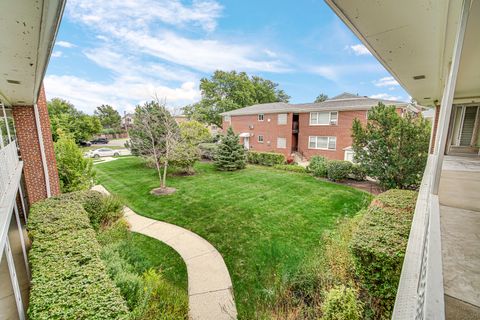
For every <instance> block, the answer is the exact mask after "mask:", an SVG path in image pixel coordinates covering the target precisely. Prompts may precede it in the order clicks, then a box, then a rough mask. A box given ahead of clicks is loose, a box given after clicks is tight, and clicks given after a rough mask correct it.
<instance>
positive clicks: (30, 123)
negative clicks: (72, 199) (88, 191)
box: [13, 86, 60, 204]
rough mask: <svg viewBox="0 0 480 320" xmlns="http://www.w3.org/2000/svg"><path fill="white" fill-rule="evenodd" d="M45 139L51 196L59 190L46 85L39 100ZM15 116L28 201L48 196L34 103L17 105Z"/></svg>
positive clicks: (35, 200)
mask: <svg viewBox="0 0 480 320" xmlns="http://www.w3.org/2000/svg"><path fill="white" fill-rule="evenodd" d="M37 108H38V113H39V118H40V119H39V120H40V126H41V129H42V140H43V146H44V150H45V157H46V162H47V168H48V176H49V179H50V193H51V195H52V196H54V195H58V194H60V182H59V180H58V172H57V162H56V160H55V152H54V150H53V141H52V132H51V129H50V118H49V117H48V110H47V100H46V97H45V91H44V89H43V86H42V88H41V90H40V95H39V97H38V101H37ZM13 118H14V121H15V131H16V135H17V141H18V145H19V148H20V155H21V157H22V160H23V163H24V169H23V173H24V176H25V186H26V189H27V190H26V191H27V195H28V202H29V204H32V203H35V202H37V201H40V200H42V199H45V198H47V188H46V182H45V171H44V168H43V162H42V154H41V151H40V142H39V139H38V131H37V124H36V121H35V109H34V106H14V107H13Z"/></svg>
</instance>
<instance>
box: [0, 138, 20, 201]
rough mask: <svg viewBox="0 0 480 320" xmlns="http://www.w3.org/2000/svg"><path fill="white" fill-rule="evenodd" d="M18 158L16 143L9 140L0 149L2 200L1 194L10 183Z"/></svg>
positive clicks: (18, 161) (0, 190) (3, 193)
mask: <svg viewBox="0 0 480 320" xmlns="http://www.w3.org/2000/svg"><path fill="white" fill-rule="evenodd" d="M19 163H20V160H19V158H18V152H17V144H16V143H15V141H12V142H10V143H9V144H7V145H6V146H5V147H4V148H1V149H0V199H2V202H3V196H4V195H5V192H6V191H7V189H8V188H9V187H10V185H11V182H12V181H11V179H12V176H13V175H14V174H15V169H16V168H17V167H18V165H19Z"/></svg>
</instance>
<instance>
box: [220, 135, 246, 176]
mask: <svg viewBox="0 0 480 320" xmlns="http://www.w3.org/2000/svg"><path fill="white" fill-rule="evenodd" d="M245 164H246V154H245V149H244V148H243V146H242V145H241V144H239V143H238V136H237V135H236V134H235V133H234V132H233V129H232V127H230V128H228V130H227V134H226V135H225V136H224V137H223V138H222V141H221V142H220V144H219V146H218V150H217V154H216V156H215V167H216V168H217V169H218V170H221V171H235V170H239V169H243V168H245Z"/></svg>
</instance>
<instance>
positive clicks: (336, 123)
mask: <svg viewBox="0 0 480 320" xmlns="http://www.w3.org/2000/svg"><path fill="white" fill-rule="evenodd" d="M325 112H328V123H326V124H322V123H320V124H319V123H312V113H316V114H317V122H318V114H319V113H325ZM332 113H336V114H337V120H336V122H335V124H332ZM338 117H339V112H338V111H312V112H310V121H309V124H310V125H311V126H336V125H338Z"/></svg>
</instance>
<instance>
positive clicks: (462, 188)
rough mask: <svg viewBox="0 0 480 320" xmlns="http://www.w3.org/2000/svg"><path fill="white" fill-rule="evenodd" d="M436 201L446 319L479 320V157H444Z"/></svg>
mask: <svg viewBox="0 0 480 320" xmlns="http://www.w3.org/2000/svg"><path fill="white" fill-rule="evenodd" d="M439 199H440V205H441V206H440V224H441V236H442V255H443V278H444V289H445V309H446V310H445V311H446V318H447V319H480V157H478V156H471V157H459V156H446V157H445V160H444V166H443V171H442V177H441V180H440V191H439Z"/></svg>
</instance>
